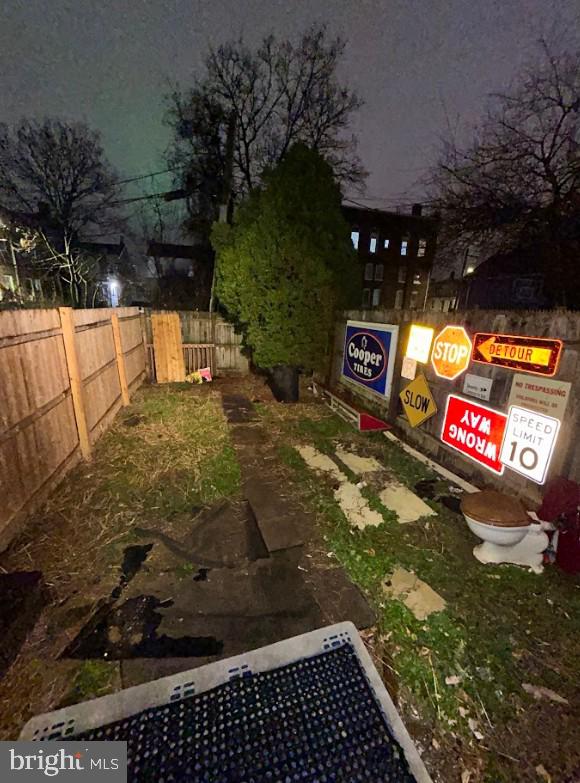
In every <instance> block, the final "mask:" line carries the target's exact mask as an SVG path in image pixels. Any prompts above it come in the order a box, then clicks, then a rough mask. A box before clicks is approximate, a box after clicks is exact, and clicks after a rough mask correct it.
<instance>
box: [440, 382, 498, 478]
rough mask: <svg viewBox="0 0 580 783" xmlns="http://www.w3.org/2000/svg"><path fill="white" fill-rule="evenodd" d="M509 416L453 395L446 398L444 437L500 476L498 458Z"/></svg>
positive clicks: (452, 446)
mask: <svg viewBox="0 0 580 783" xmlns="http://www.w3.org/2000/svg"><path fill="white" fill-rule="evenodd" d="M506 422H507V416H506V415H505V413H500V411H494V410H492V409H491V408H486V407H485V405H478V404H477V403H476V402H472V401H471V400H465V399H463V397H456V396H455V395H454V394H450V395H449V396H448V398H447V406H446V408H445V417H444V419H443V429H442V430H441V440H442V441H443V443H446V444H447V445H448V446H451V448H453V449H455V450H456V451H460V452H461V453H462V454H464V455H465V456H466V457H469V458H470V459H472V460H475V462H479V464H480V465H483V466H484V467H485V468H487V469H488V470H492V471H493V472H494V473H497V474H498V475H501V474H502V473H503V465H502V464H501V462H500V459H499V452H500V448H501V442H502V439H503V434H504V431H505V427H506Z"/></svg>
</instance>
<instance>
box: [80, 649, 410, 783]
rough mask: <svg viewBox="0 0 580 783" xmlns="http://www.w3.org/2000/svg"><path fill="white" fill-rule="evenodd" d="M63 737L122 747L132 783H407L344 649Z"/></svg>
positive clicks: (354, 661)
mask: <svg viewBox="0 0 580 783" xmlns="http://www.w3.org/2000/svg"><path fill="white" fill-rule="evenodd" d="M67 739H75V740H125V741H127V743H128V760H129V775H128V779H129V780H130V781H155V783H169V782H170V781H192V783H298V782H299V781H300V783H359V781H360V782H361V783H362V781H366V782H368V783H383V782H384V783H415V777H414V776H413V774H412V773H411V772H410V770H409V767H408V764H407V760H406V758H405V754H404V752H403V750H402V749H401V747H400V746H399V744H398V743H397V741H396V740H395V739H394V738H393V736H392V735H391V733H390V731H389V729H388V726H387V724H386V722H385V719H384V717H383V713H382V711H381V710H380V708H379V705H378V704H377V702H376V700H375V698H374V696H373V692H372V690H371V688H370V686H369V683H368V682H367V679H366V677H365V673H364V670H363V668H362V667H361V665H360V663H359V661H358V658H357V656H356V654H355V652H354V650H353V648H352V647H351V646H350V645H343V646H341V647H339V648H338V649H334V650H331V651H329V652H324V653H322V654H320V655H316V656H313V657H310V658H305V659H303V660H300V661H297V662H294V663H291V664H288V665H286V666H282V667H279V668H275V669H272V670H271V671H266V672H260V673H256V674H251V675H249V676H245V677H241V678H238V679H234V680H230V681H229V682H226V683H224V684H223V685H219V686H218V687H216V688H213V689H211V690H208V691H205V692H203V693H199V694H197V695H193V696H190V697H188V698H185V699H182V700H180V701H177V702H174V703H169V704H166V705H162V706H158V707H153V708H150V709H146V710H143V711H142V712H139V713H137V714H135V715H132V716H130V717H128V718H125V719H123V720H118V721H115V722H112V723H108V724H104V725H102V726H99V727H98V728H94V729H91V730H88V731H85V732H82V733H79V734H76V735H74V736H69V737H67Z"/></svg>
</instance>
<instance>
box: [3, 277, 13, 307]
mask: <svg viewBox="0 0 580 783" xmlns="http://www.w3.org/2000/svg"><path fill="white" fill-rule="evenodd" d="M15 287H16V286H15V284H14V278H13V277H12V275H0V302H1V301H2V300H3V299H4V297H5V296H7V295H8V293H9V292H10V291H12V292H14V290H15Z"/></svg>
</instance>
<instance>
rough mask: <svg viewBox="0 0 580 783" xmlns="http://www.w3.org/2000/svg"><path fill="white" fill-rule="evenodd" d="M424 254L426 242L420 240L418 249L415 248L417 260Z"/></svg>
mask: <svg viewBox="0 0 580 783" xmlns="http://www.w3.org/2000/svg"><path fill="white" fill-rule="evenodd" d="M426 252H427V240H426V239H420V240H419V247H418V248H417V255H418V256H419V258H422V257H423V256H424V255H425V253H426Z"/></svg>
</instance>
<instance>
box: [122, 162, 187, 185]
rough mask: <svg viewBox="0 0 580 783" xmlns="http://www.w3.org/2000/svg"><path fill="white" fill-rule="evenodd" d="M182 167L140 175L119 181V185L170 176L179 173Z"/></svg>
mask: <svg viewBox="0 0 580 783" xmlns="http://www.w3.org/2000/svg"><path fill="white" fill-rule="evenodd" d="M181 168H182V167H181V166H174V167H173V168H170V169H162V170H161V171H151V172H149V174H138V175H137V176H136V177H128V178H127V179H120V180H118V183H117V184H119V185H124V184H125V183H127V182H137V181H138V180H140V179H147V178H148V177H157V176H158V175H159V174H168V173H169V172H170V171H178V170H179V169H181Z"/></svg>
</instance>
